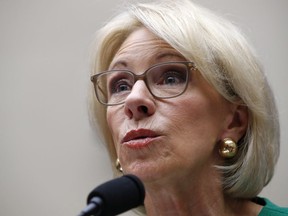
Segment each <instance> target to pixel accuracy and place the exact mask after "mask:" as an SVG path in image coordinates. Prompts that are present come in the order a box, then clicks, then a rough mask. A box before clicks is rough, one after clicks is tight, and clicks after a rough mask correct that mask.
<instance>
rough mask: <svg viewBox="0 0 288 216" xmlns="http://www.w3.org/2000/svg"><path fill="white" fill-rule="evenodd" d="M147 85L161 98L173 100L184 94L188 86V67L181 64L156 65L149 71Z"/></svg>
mask: <svg viewBox="0 0 288 216" xmlns="http://www.w3.org/2000/svg"><path fill="white" fill-rule="evenodd" d="M146 76H147V78H146V80H147V85H148V86H149V89H150V91H151V92H152V94H153V95H154V96H156V97H159V98H171V97H176V96H178V95H180V94H182V93H183V92H184V91H185V89H186V86H187V81H188V69H187V65H186V64H184V63H181V62H178V63H177V62H176V63H171V62H170V63H167V64H162V65H156V66H155V67H152V68H151V69H150V70H148V71H147V75H146Z"/></svg>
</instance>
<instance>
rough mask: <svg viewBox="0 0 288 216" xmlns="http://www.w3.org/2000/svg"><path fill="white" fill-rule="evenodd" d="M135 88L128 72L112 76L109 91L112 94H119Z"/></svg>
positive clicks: (109, 81)
mask: <svg viewBox="0 0 288 216" xmlns="http://www.w3.org/2000/svg"><path fill="white" fill-rule="evenodd" d="M132 86H133V78H132V77H131V76H129V74H128V73H126V72H120V73H116V74H110V77H109V78H108V89H109V93H110V94H119V93H124V92H127V91H130V90H131V89H132Z"/></svg>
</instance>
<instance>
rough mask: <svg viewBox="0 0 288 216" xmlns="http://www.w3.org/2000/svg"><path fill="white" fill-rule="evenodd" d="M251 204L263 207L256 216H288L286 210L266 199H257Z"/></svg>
mask: <svg viewBox="0 0 288 216" xmlns="http://www.w3.org/2000/svg"><path fill="white" fill-rule="evenodd" d="M253 202H255V203H257V204H259V205H262V206H263V208H262V210H261V212H260V213H259V215H258V216H288V208H284V207H280V206H277V205H275V204H274V203H272V202H271V201H270V200H268V199H266V198H261V197H257V198H255V199H253Z"/></svg>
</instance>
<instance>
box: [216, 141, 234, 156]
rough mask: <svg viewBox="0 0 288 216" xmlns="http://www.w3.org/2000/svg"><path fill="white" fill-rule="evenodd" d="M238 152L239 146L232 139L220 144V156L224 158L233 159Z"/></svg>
mask: <svg viewBox="0 0 288 216" xmlns="http://www.w3.org/2000/svg"><path fill="white" fill-rule="evenodd" d="M237 150H238V146H237V144H236V143H235V142H234V141H233V140H232V139H230V138H225V139H224V140H223V141H222V142H221V143H220V148H219V154H220V155H221V156H222V157H223V158H233V157H234V156H235V155H236V153H237Z"/></svg>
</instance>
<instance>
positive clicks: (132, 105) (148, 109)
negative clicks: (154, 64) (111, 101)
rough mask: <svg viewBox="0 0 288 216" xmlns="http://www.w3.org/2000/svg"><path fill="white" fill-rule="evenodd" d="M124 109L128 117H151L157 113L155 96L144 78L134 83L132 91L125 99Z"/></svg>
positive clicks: (138, 118) (136, 118)
mask: <svg viewBox="0 0 288 216" xmlns="http://www.w3.org/2000/svg"><path fill="white" fill-rule="evenodd" d="M124 111H125V114H126V115H127V116H128V118H130V119H132V118H134V119H135V120H140V119H142V118H145V117H149V116H151V115H153V114H154V113H155V111H156V105H155V101H154V97H153V95H151V93H150V92H149V90H148V88H147V86H146V84H145V82H144V81H143V80H138V81H137V82H136V83H135V84H134V86H133V88H132V90H131V93H130V94H129V95H128V97H127V98H126V100H125V104H124Z"/></svg>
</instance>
